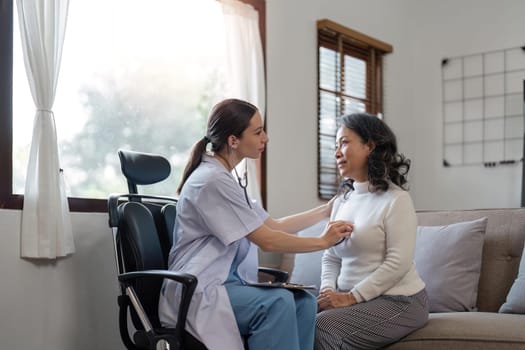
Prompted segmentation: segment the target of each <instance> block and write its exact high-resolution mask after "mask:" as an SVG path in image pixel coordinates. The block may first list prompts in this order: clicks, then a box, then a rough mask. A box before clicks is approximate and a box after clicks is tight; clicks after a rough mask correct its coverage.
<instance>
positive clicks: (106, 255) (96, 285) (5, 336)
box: [0, 210, 124, 350]
mask: <svg viewBox="0 0 525 350" xmlns="http://www.w3.org/2000/svg"><path fill="white" fill-rule="evenodd" d="M20 217H21V212H20V211H18V210H0V223H1V225H0V237H1V239H2V244H1V245H0V278H1V279H2V283H1V284H0V315H1V317H0V339H1V345H0V348H2V349H9V350H18V349H20V350H22V349H41V350H59V349H64V350H66V349H78V350H93V349H123V348H124V346H123V345H121V341H120V336H119V333H118V317H117V316H118V314H117V300H116V296H117V295H118V287H117V281H116V272H115V271H116V267H115V260H114V253H113V245H112V238H111V231H110V229H109V227H108V225H107V221H108V219H107V215H106V214H98V213H97V214H84V213H82V214H80V213H75V214H73V217H72V223H73V227H74V239H75V245H76V253H75V254H73V255H72V256H70V257H67V258H62V259H59V260H58V261H36V260H33V261H31V260H27V259H20V257H19V255H20V254H19V252H20V243H19V239H20Z"/></svg>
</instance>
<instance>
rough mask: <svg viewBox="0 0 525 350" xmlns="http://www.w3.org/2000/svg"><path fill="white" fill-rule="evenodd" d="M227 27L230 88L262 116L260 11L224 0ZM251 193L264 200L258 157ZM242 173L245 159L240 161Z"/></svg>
mask: <svg viewBox="0 0 525 350" xmlns="http://www.w3.org/2000/svg"><path fill="white" fill-rule="evenodd" d="M220 2H221V4H222V11H223V14H224V23H225V31H226V62H227V71H226V76H227V81H228V82H229V84H230V86H229V87H228V92H229V95H230V96H231V97H235V98H239V99H242V100H245V101H248V102H251V103H253V104H254V105H256V106H257V107H258V108H259V111H260V113H261V116H262V117H264V111H265V98H266V96H265V84H264V60H263V50H262V42H261V35H260V33H259V13H258V12H257V11H256V10H255V9H254V8H253V7H252V6H251V5H248V4H244V3H242V2H240V1H238V0H220ZM247 168H248V188H247V190H248V194H249V195H250V197H251V198H253V199H255V200H257V201H259V202H261V191H260V188H259V183H258V179H257V169H256V162H255V160H251V159H250V160H247ZM237 169H238V171H239V174H241V172H243V171H244V163H241V164H239V165H238V168H237Z"/></svg>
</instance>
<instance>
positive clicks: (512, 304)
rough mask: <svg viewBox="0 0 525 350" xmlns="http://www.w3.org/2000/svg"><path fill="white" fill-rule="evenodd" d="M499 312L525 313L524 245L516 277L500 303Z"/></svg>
mask: <svg viewBox="0 0 525 350" xmlns="http://www.w3.org/2000/svg"><path fill="white" fill-rule="evenodd" d="M499 312H501V313H508V314H525V245H524V246H523V253H521V261H520V267H519V271H518V278H516V280H515V281H514V284H513V285H512V287H511V288H510V291H509V294H508V295H507V300H506V301H505V303H504V304H503V305H501V307H500V309H499Z"/></svg>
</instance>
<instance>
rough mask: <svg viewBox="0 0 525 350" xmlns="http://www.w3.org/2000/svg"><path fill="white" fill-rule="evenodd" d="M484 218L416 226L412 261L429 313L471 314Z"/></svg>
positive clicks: (474, 307)
mask: <svg viewBox="0 0 525 350" xmlns="http://www.w3.org/2000/svg"><path fill="white" fill-rule="evenodd" d="M486 225H487V218H481V219H478V220H474V221H466V222H460V223H455V224H451V225H446V226H418V228H417V240H416V251H415V256H414V261H415V263H416V269H417V271H418V273H419V275H420V276H421V278H422V279H423V281H424V282H425V284H426V289H427V293H428V296H429V300H430V312H453V311H474V310H476V300H477V295H478V282H479V276H480V271H481V256H482V248H483V239H484V235H485V228H486Z"/></svg>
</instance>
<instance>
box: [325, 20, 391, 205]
mask: <svg viewBox="0 0 525 350" xmlns="http://www.w3.org/2000/svg"><path fill="white" fill-rule="evenodd" d="M317 42H318V75H317V76H318V172H317V174H318V195H319V198H321V199H330V198H332V197H333V196H334V195H335V193H336V192H337V187H338V182H339V178H338V172H337V167H336V162H335V157H334V153H335V141H336V140H335V136H336V133H337V129H338V128H339V120H340V117H341V116H342V115H345V114H350V113H355V112H368V113H374V114H378V113H382V112H383V105H382V80H383V76H382V65H383V55H384V54H386V53H389V52H392V46H391V45H389V44H386V43H384V42H382V41H380V40H377V39H374V38H371V37H369V36H367V35H365V34H362V33H359V32H357V31H354V30H352V29H349V28H346V27H344V26H342V25H340V24H337V23H335V22H332V21H330V20H326V19H324V20H320V21H318V22H317Z"/></svg>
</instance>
